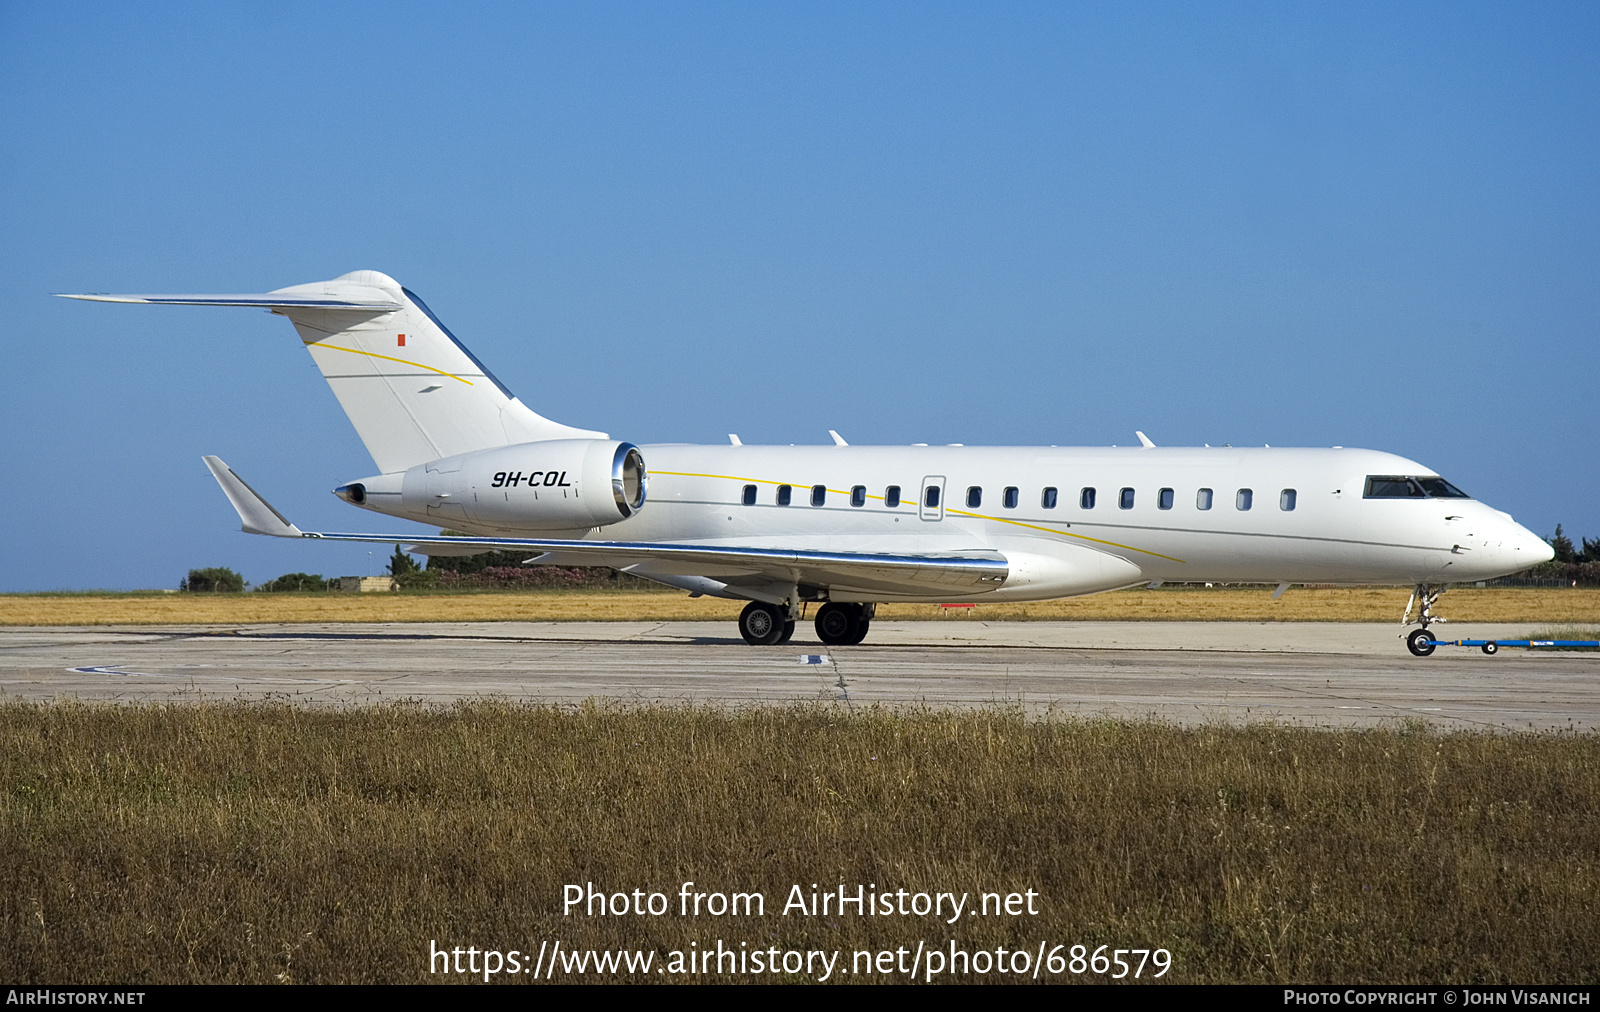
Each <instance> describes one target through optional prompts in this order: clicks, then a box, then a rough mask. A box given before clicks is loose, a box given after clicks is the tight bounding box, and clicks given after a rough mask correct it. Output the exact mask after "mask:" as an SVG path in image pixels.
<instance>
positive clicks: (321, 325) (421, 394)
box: [272, 271, 605, 474]
mask: <svg viewBox="0 0 1600 1012" xmlns="http://www.w3.org/2000/svg"><path fill="white" fill-rule="evenodd" d="M360 289H366V290H367V291H360ZM373 291H376V292H378V293H381V294H382V295H383V296H384V297H386V298H388V299H390V300H392V301H394V302H397V303H399V304H400V307H401V308H399V309H396V310H393V311H390V312H382V313H369V312H363V311H360V310H347V309H322V308H317V307H310V306H301V305H290V306H281V307H277V308H274V310H273V312H276V313H281V314H283V315H284V316H287V317H288V318H289V319H290V320H291V321H293V323H294V327H295V330H297V331H299V332H300V339H301V340H302V341H304V342H305V344H306V350H308V351H309V352H311V358H312V359H313V360H314V361H315V362H316V363H317V368H319V369H321V370H322V375H323V376H324V377H325V378H326V379H327V381H328V385H329V386H330V387H332V388H333V393H334V396H336V397H338V398H339V403H340V405H342V406H343V407H344V411H345V414H346V415H348V416H350V422H351V424H353V425H354V426H355V427H356V432H357V433H358V434H359V435H360V436H361V441H362V442H363V443H365V444H366V445H367V451H368V452H369V453H371V454H372V459H373V460H374V461H375V462H376V463H377V465H378V469H379V470H380V471H382V472H384V473H386V474H387V473H391V472H394V471H404V470H405V469H406V468H409V467H411V466H413V465H415V464H420V463H422V462H424V461H428V460H437V459H438V458H440V457H449V456H454V455H455V454H458V453H467V452H470V451H472V450H484V449H489V448H491V447H496V446H505V445H507V444H509V443H526V442H532V441H534V440H541V439H582V438H596V439H604V438H605V433H603V432H593V431H590V430H587V429H576V428H573V427H572V426H570V425H561V424H560V423H557V422H552V421H550V420H549V419H548V418H545V417H543V416H541V415H539V414H537V413H536V412H534V411H533V410H532V409H531V408H529V407H528V406H527V405H525V404H523V403H522V402H521V401H519V400H518V399H517V398H516V397H515V396H514V395H513V394H512V393H511V391H510V390H507V389H506V388H505V386H504V384H502V383H501V382H500V381H499V380H497V379H495V377H494V374H492V373H491V372H489V370H488V369H486V368H484V366H483V363H481V362H479V361H478V360H477V358H476V357H475V356H474V355H473V354H472V352H470V351H468V350H467V349H466V346H465V345H463V344H462V343H461V342H460V341H458V340H456V338H455V335H453V334H451V333H450V331H449V330H447V329H446V328H445V326H444V324H443V323H441V322H439V319H438V317H436V316H434V315H433V313H432V312H431V311H430V310H429V309H428V307H427V306H426V305H425V304H424V303H423V302H422V300H421V299H419V298H417V297H416V295H414V294H413V293H411V292H410V291H407V290H406V289H404V288H402V287H401V286H400V285H399V284H397V283H396V282H395V281H394V279H393V278H390V277H389V276H388V275H385V274H380V273H378V272H377V271H355V272H354V273H351V274H346V275H344V276H342V277H339V278H335V279H334V280H332V281H327V282H322V283H320V284H313V285H298V286H296V287H294V288H283V289H279V290H278V291H275V292H273V293H272V294H273V295H275V296H291V297H292V296H312V297H315V296H323V297H326V298H335V299H337V298H346V299H352V300H354V299H356V298H361V297H365V296H369V295H370V293H372V292H373Z"/></svg>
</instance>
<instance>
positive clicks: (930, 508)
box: [917, 474, 944, 520]
mask: <svg viewBox="0 0 1600 1012" xmlns="http://www.w3.org/2000/svg"><path fill="white" fill-rule="evenodd" d="M917 516H919V517H921V518H922V519H924V520H943V519H944V475H942V474H937V475H929V476H928V477H926V478H924V479H922V494H921V495H920V496H918V497H917Z"/></svg>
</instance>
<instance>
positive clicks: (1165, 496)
mask: <svg viewBox="0 0 1600 1012" xmlns="http://www.w3.org/2000/svg"><path fill="white" fill-rule="evenodd" d="M1174 498H1175V496H1174V494H1173V491H1172V489H1170V488H1164V489H1162V490H1161V491H1160V492H1158V493H1157V494H1156V506H1157V507H1158V508H1160V509H1164V510H1169V509H1171V508H1172V502H1173V499H1174Z"/></svg>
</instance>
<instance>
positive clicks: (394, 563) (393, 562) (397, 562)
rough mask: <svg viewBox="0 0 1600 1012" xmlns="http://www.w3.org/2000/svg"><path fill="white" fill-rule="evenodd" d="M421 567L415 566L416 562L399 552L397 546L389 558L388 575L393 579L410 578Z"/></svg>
mask: <svg viewBox="0 0 1600 1012" xmlns="http://www.w3.org/2000/svg"><path fill="white" fill-rule="evenodd" d="M421 568H422V567H421V566H419V565H417V560H416V559H413V558H412V557H411V556H409V555H407V554H406V553H405V552H402V551H401V550H400V546H399V545H395V546H394V554H393V555H391V556H389V575H390V576H393V577H395V578H397V579H398V578H399V577H402V576H410V575H411V574H412V573H415V572H417V571H418V570H419V569H421Z"/></svg>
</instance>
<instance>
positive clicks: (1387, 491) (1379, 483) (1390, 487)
mask: <svg viewBox="0 0 1600 1012" xmlns="http://www.w3.org/2000/svg"><path fill="white" fill-rule="evenodd" d="M1365 498H1367V499H1471V498H1472V497H1471V496H1469V495H1467V494H1466V493H1465V492H1463V491H1461V490H1460V489H1459V488H1456V487H1455V486H1454V485H1452V484H1450V483H1449V482H1448V481H1445V480H1444V479H1443V478H1440V477H1439V476H1438V475H1421V476H1418V477H1412V476H1409V475H1403V474H1372V475H1368V476H1367V491H1366V494H1365Z"/></svg>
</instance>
